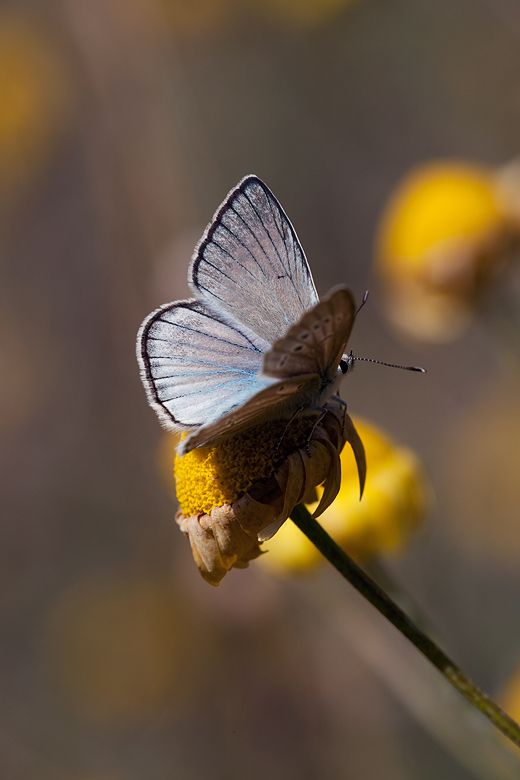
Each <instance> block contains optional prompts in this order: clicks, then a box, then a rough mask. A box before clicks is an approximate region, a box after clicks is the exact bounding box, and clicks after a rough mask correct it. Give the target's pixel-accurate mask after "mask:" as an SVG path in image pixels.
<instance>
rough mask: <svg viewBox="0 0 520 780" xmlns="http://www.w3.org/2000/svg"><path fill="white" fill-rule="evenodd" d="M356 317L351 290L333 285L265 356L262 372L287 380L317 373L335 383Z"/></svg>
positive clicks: (325, 379)
mask: <svg viewBox="0 0 520 780" xmlns="http://www.w3.org/2000/svg"><path fill="white" fill-rule="evenodd" d="M355 316H356V306H355V303H354V298H353V297H352V293H351V292H350V290H349V289H348V288H347V287H344V286H339V287H336V288H334V289H333V290H331V291H330V292H329V294H328V295H327V296H326V298H324V299H323V300H322V301H320V302H319V303H318V304H316V306H315V307H314V308H313V309H311V311H308V312H306V313H305V314H304V315H303V317H302V318H301V320H300V321H299V322H298V323H297V324H296V325H293V326H292V328H290V330H289V331H288V332H287V334H286V335H285V336H284V337H283V338H282V339H280V340H279V341H277V342H276V343H275V344H274V345H273V347H272V348H271V349H270V350H269V352H267V353H266V354H265V355H264V361H263V374H264V375H265V376H269V377H273V378H275V379H285V378H287V377H293V376H298V375H301V374H309V373H318V374H319V375H320V376H321V378H322V381H323V383H324V384H325V383H330V382H332V381H333V380H334V378H335V376H336V373H337V369H338V365H339V361H340V360H341V356H342V355H343V353H344V351H345V347H346V344H347V341H348V338H349V336H350V332H351V330H352V326H353V324H354V319H355Z"/></svg>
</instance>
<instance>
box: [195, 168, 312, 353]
mask: <svg viewBox="0 0 520 780" xmlns="http://www.w3.org/2000/svg"><path fill="white" fill-rule="evenodd" d="M188 281H189V283H190V286H191V288H192V290H193V291H194V293H195V296H196V297H197V298H199V299H202V300H204V301H205V302H206V303H207V304H208V305H209V306H210V307H211V308H213V309H215V310H216V311H218V312H223V313H225V314H226V315H228V316H231V317H232V319H233V320H236V321H238V322H240V323H242V324H244V325H246V326H247V327H248V328H249V329H250V330H252V331H253V332H254V333H256V334H258V335H259V336H261V337H262V338H263V339H265V340H266V341H267V342H269V344H273V343H274V342H275V341H277V340H278V339H279V338H281V337H282V336H283V335H284V334H285V333H286V332H287V330H288V328H289V327H290V326H291V325H293V324H294V323H295V322H297V321H298V320H299V319H300V317H301V316H302V314H303V313H304V312H305V311H308V310H309V309H312V307H313V306H314V305H315V304H316V303H317V301H318V296H317V293H316V289H315V287H314V282H313V279H312V275H311V272H310V269H309V266H308V264H307V260H306V258H305V254H304V252H303V249H302V247H301V245H300V242H299V241H298V238H297V236H296V233H295V231H294V228H293V227H292V225H291V223H290V221H289V219H288V217H287V216H286V214H285V212H284V210H283V209H282V207H281V205H280V204H279V203H278V201H277V199H276V198H275V196H274V195H273V194H272V192H271V191H270V190H269V188H268V187H266V185H265V184H264V183H263V182H262V181H260V179H258V178H257V177H256V176H246V177H245V178H244V179H242V181H241V182H240V183H239V184H238V185H237V186H236V187H235V188H234V189H233V190H231V192H230V193H229V195H228V196H227V198H226V200H225V201H224V203H223V204H222V205H221V207H220V209H219V210H218V211H217V213H216V214H215V216H214V218H213V220H212V222H211V223H210V225H208V227H207V228H206V231H205V233H204V235H203V237H202V239H201V241H200V242H199V244H198V245H197V247H196V249H195V254H194V256H193V260H192V263H191V266H190V270H189V273H188Z"/></svg>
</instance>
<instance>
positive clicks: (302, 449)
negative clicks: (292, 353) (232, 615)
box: [175, 399, 365, 585]
mask: <svg viewBox="0 0 520 780" xmlns="http://www.w3.org/2000/svg"><path fill="white" fill-rule="evenodd" d="M325 408H326V410H327V412H326V414H325V415H324V417H323V418H322V419H321V420H320V421H319V423H318V424H316V419H317V418H316V416H313V417H312V416H303V417H297V418H296V419H294V420H292V421H291V422H290V423H289V424H288V423H287V420H272V421H270V422H267V423H264V424H262V425H258V426H254V427H252V428H250V429H248V430H247V431H246V432H244V433H241V434H238V435H236V436H233V437H232V438H229V439H225V440H224V441H222V442H219V443H217V444H215V445H212V446H209V447H200V448H197V449H195V450H192V451H191V452H189V453H187V454H186V455H184V456H183V457H177V458H176V462H175V478H176V484H177V497H178V499H179V503H180V509H179V512H178V513H177V516H176V520H177V522H178V524H179V526H180V528H181V530H182V531H184V533H186V534H187V536H188V537H189V540H190V543H191V547H192V552H193V556H194V558H195V562H196V563H197V566H198V568H199V570H200V573H201V574H202V576H203V577H204V579H206V580H207V581H208V582H210V583H211V584H212V585H218V583H219V582H220V580H221V579H222V578H223V577H224V575H225V574H226V572H227V571H228V570H229V569H230V568H232V567H233V566H234V567H237V568H244V567H246V566H247V565H248V562H249V561H250V560H252V559H253V558H256V557H258V556H259V555H260V554H261V552H262V550H261V547H260V544H259V543H260V542H263V541H265V540H266V539H269V538H270V537H271V536H273V534H274V533H276V531H277V530H278V528H280V526H281V525H282V524H283V523H284V522H285V520H286V519H287V518H288V517H289V515H290V514H291V512H292V510H293V509H294V507H295V506H296V504H298V503H300V502H302V501H307V502H308V501H311V500H312V498H313V494H314V491H315V488H316V486H317V485H320V484H322V483H323V486H324V492H323V496H322V499H321V501H320V503H319V505H318V507H317V509H316V511H315V513H314V514H315V516H318V515H320V514H321V512H323V511H324V510H325V509H326V508H327V506H329V505H330V503H331V502H332V501H333V500H334V498H335V496H336V494H337V492H338V490H339V487H340V476H341V466H340V459H339V453H340V452H341V450H342V448H343V445H344V444H345V442H346V441H349V442H350V444H351V445H352V448H353V450H354V454H355V456H356V462H357V464H358V470H359V476H360V483H361V486H363V483H364V477H365V458H364V451H363V445H362V443H361V440H360V439H359V436H358V435H357V433H356V430H355V428H354V425H353V423H352V421H351V420H350V418H349V416H348V415H347V413H346V407H345V405H344V404H343V402H342V401H340V400H339V399H333V400H331V401H330V402H329V403H328V404H327V405H326V407H325Z"/></svg>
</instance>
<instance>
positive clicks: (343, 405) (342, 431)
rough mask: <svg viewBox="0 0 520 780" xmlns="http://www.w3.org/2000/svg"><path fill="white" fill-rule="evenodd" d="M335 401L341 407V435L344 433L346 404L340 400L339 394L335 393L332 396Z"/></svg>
mask: <svg viewBox="0 0 520 780" xmlns="http://www.w3.org/2000/svg"><path fill="white" fill-rule="evenodd" d="M332 398H334V399H335V400H336V401H339V402H340V404H341V406H342V407H343V424H342V428H341V433H342V434H344V433H345V420H346V419H347V402H346V401H344V400H343V398H340V395H339V393H336V394H335V395H333V396H332Z"/></svg>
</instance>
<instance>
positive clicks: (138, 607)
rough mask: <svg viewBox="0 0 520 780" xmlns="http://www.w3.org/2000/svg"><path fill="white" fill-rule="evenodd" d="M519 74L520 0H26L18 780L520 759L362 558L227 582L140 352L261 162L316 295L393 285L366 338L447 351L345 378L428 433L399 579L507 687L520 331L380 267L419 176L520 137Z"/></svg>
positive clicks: (301, 778) (2, 9) (0, 154)
mask: <svg viewBox="0 0 520 780" xmlns="http://www.w3.org/2000/svg"><path fill="white" fill-rule="evenodd" d="M519 85H520V7H519V6H518V5H517V4H516V3H515V2H514V0H435V1H434V0H356V1H355V2H354V0H352V2H348V0H88V2H84V1H83V2H82V0H57V1H56V2H51V1H50V0H47V1H46V2H42V0H38V1H37V0H21V1H20V0H18V1H17V2H5V1H4V0H3V1H2V2H1V3H0V263H1V285H0V300H1V308H0V354H1V370H0V428H1V452H2V478H1V484H2V493H3V499H2V516H1V544H0V558H1V567H0V577H1V593H0V606H1V613H0V614H1V624H2V630H1V639H0V754H1V756H2V758H1V764H2V767H3V769H2V771H1V774H2V777H5V778H6V780H33V779H34V780H51V778H52V780H177V778H179V780H199V779H200V778H208V780H228V779H229V778H233V779H236V780H242V778H248V779H249V778H250V779H251V780H257V778H258V780H260V778H264V777H266V776H269V777H270V778H272V780H292V779H293V778H294V779H295V780H296V778H298V780H314V779H318V778H319V779H320V780H328V779H329V778H331V779H332V778H335V779H336V778H348V780H372V778H378V780H439V778H443V779H444V778H446V779H447V780H470V779H471V778H481V777H483V778H486V777H489V778H495V777H497V778H500V777H505V776H508V777H516V776H518V775H517V774H515V769H514V768H513V769H511V772H510V774H509V775H508V774H507V771H508V770H507V769H500V767H499V766H498V763H497V764H496V765H495V763H494V762H495V759H494V758H493V756H492V755H491V754H493V755H494V751H495V750H496V752H497V755H498V753H500V751H501V748H502V746H501V744H500V742H499V741H496V743H495V741H494V735H493V734H492V733H491V731H490V730H489V729H487V727H486V725H485V724H484V723H482V722H481V720H480V719H479V717H478V716H475V717H473V716H472V715H468V716H467V717H466V715H467V713H466V709H465V708H464V707H462V705H461V703H460V702H459V700H458V698H457V695H456V694H452V693H451V692H450V691H448V690H447V687H446V686H445V685H444V683H443V681H442V680H441V678H440V676H438V675H437V674H436V673H435V672H434V671H432V670H430V668H429V666H428V664H427V662H426V661H423V660H422V659H420V658H419V657H418V656H417V654H416V653H415V651H413V649H410V648H408V647H407V645H406V643H405V641H404V640H402V638H401V637H400V636H398V635H397V633H396V632H395V631H394V630H393V629H392V628H391V627H388V626H386V625H384V620H383V618H381V617H380V616H379V615H378V614H377V613H375V611H373V610H372V609H371V608H370V607H369V606H368V605H365V604H364V603H363V602H362V600H361V598H360V597H359V596H358V595H357V594H355V593H353V592H352V591H351V589H350V587H349V586H348V585H346V584H344V583H343V582H341V581H340V580H339V575H336V574H335V572H332V571H331V572H329V571H328V569H327V568H326V567H324V568H323V569H322V570H319V571H318V572H315V573H314V574H312V575H309V576H307V577H303V578H292V579H289V578H285V579H284V578H283V577H275V576H274V575H273V574H271V573H270V572H269V571H268V570H266V569H265V568H263V567H261V566H259V565H257V564H256V563H255V562H253V564H252V565H251V566H250V568H249V569H248V570H245V571H237V570H233V571H232V572H231V573H230V574H229V575H228V576H227V577H226V579H225V580H224V581H223V583H222V584H221V586H220V587H219V588H216V589H215V588H212V587H210V586H209V585H207V584H206V583H205V582H203V581H202V579H201V578H200V576H199V574H198V572H197V570H196V568H195V566H194V564H193V561H192V559H191V554H190V551H189V547H188V544H187V542H186V540H185V539H184V537H183V536H182V535H181V534H180V533H179V531H178V529H177V527H176V526H175V524H174V513H175V509H176V505H175V502H174V500H173V499H172V497H171V495H170V493H169V491H168V487H167V486H166V484H165V482H164V480H163V478H162V476H161V467H160V463H159V461H160V452H161V448H162V447H164V439H163V436H164V434H163V433H162V432H161V429H160V426H159V424H158V422H157V420H156V418H155V415H154V414H153V412H152V411H151V410H150V409H149V407H148V406H147V404H146V400H145V395H144V391H143V388H142V386H141V383H140V379H139V375H138V370H137V365H136V361H135V356H134V343H135V334H136V332H137V329H138V327H139V324H140V322H141V320H142V319H143V318H144V316H145V315H146V314H147V313H148V312H149V311H151V310H152V309H153V308H155V307H156V306H158V305H160V304H162V303H164V302H166V301H169V300H175V299H178V298H182V297H185V296H186V295H187V293H188V290H187V285H186V271H187V266H188V261H189V258H190V256H191V252H192V250H193V246H194V244H195V243H196V241H197V240H198V238H199V237H200V235H201V233H202V230H203V229H204V227H205V225H206V224H207V222H208V221H209V219H210V218H211V216H212V214H213V212H214V211H215V209H216V208H217V206H218V204H219V203H220V202H221V201H222V199H223V198H224V196H225V195H226V193H227V192H228V190H229V189H230V188H231V187H232V186H234V185H235V184H236V182H237V181H238V180H239V179H240V178H241V177H242V176H244V175H245V174H247V173H256V174H257V175H259V176H260V177H261V178H262V179H264V180H265V181H266V183H267V184H268V185H269V186H270V187H271V188H272V189H273V191H274V193H275V194H276V195H277V197H278V198H279V199H280V201H281V203H282V204H283V206H284V208H285V209H286V211H287V212H288V214H289V216H290V218H291V220H292V222H293V224H294V226H295V228H296V230H297V232H298V234H299V237H300V239H301V241H302V243H303V245H304V247H305V250H306V253H307V256H308V258H309V261H310V264H311V267H312V269H313V273H314V276H315V279H316V283H317V287H318V290H319V292H320V293H325V292H326V291H327V290H328V288H330V287H331V286H332V285H334V284H337V283H340V282H346V283H347V284H348V285H349V286H350V287H351V288H352V290H353V291H354V293H355V296H356V298H357V299H358V300H359V299H361V296H362V295H363V292H364V291H365V289H367V288H369V289H370V290H371V296H370V299H369V302H368V304H367V305H366V307H365V309H364V310H363V313H362V315H360V317H359V320H358V321H357V323H356V328H355V333H354V335H353V337H352V347H353V349H354V351H355V353H356V354H360V355H364V356H367V357H374V358H378V359H381V360H389V361H391V362H402V363H413V364H422V365H424V366H425V367H426V368H427V369H428V373H427V374H426V375H416V374H409V373H407V372H397V371H393V370H392V369H385V368H381V367H378V366H373V365H369V364H364V365H358V367H357V369H356V371H355V373H354V374H353V375H352V376H349V377H348V378H347V380H346V381H345V384H344V393H343V394H344V396H345V397H346V398H347V400H348V405H349V410H350V411H351V412H353V413H354V414H358V415H363V416H364V417H366V418H367V419H369V420H371V421H372V422H374V423H376V424H377V425H379V426H380V427H381V428H383V429H384V430H386V431H387V432H388V433H389V434H390V435H391V436H392V437H393V438H394V439H395V440H396V441H398V442H400V443H401V444H403V445H406V446H408V447H411V448H413V449H414V450H415V451H416V453H417V454H418V456H419V457H420V458H421V460H422V462H423V464H424V466H425V468H426V470H427V472H428V474H429V476H430V480H431V483H432V485H433V488H434V491H435V494H436V501H435V506H434V508H432V511H431V513H430V516H429V518H428V521H427V523H426V524H425V526H424V527H423V528H422V529H421V530H420V531H419V533H418V534H417V535H416V536H415V538H414V540H413V542H412V543H411V545H410V546H409V547H408V549H407V551H406V554H404V555H402V556H401V557H400V558H394V559H392V560H390V561H389V562H387V563H386V566H387V567H388V570H389V571H390V572H391V573H392V576H393V577H394V578H395V579H396V580H397V581H398V582H400V583H401V584H402V586H403V588H404V589H405V590H406V591H407V592H408V593H410V594H411V595H412V597H413V599H414V600H415V601H416V602H417V603H419V604H420V605H421V606H422V608H423V609H424V611H425V613H426V614H427V615H429V618H430V619H431V621H432V623H433V625H434V626H435V631H436V632H437V633H436V636H437V637H438V638H439V640H440V641H441V642H442V644H443V646H444V647H445V648H446V649H447V650H448V652H449V653H450V654H451V655H452V656H453V657H454V658H455V659H456V660H457V661H458V662H459V663H460V665H461V666H462V667H463V669H464V670H465V671H466V672H467V673H468V674H469V675H471V676H472V677H474V678H475V680H476V681H477V682H478V683H479V684H480V685H481V686H483V687H484V688H485V689H486V690H488V691H489V692H490V693H492V694H493V695H497V696H501V695H503V694H501V693H500V692H501V691H503V690H504V687H505V686H506V685H507V681H508V679H509V677H510V675H512V674H514V672H515V669H516V668H517V666H518V664H519V663H520V610H519V609H518V604H519V588H520V567H519V562H520V532H519V524H520V517H519V511H518V506H519V505H520V456H519V441H520V404H519V399H520V396H519V387H520V379H519V368H518V353H516V354H515V349H514V343H515V338H509V339H506V338H505V337H504V336H503V329H502V328H501V327H495V324H496V321H497V319H498V320H500V316H499V315H500V311H501V307H500V304H499V303H497V301H496V300H495V303H494V304H492V305H491V311H490V310H489V309H488V310H486V311H484V312H483V313H480V314H478V313H477V315H476V316H475V318H474V320H473V322H472V323H471V326H470V327H469V328H468V329H467V330H466V332H465V333H463V334H462V335H461V336H460V337H459V338H458V339H455V340H452V341H451V342H448V343H442V344H428V345H426V344H421V343H420V342H419V341H416V342H414V341H412V340H410V339H409V340H407V341H405V340H403V339H400V338H399V337H398V335H397V334H396V332H395V331H394V330H393V329H392V327H391V325H390V324H389V322H388V320H387V319H386V318H385V314H384V309H383V306H382V305H381V304H382V298H383V294H384V291H382V290H381V287H380V285H378V283H377V280H376V281H374V275H373V271H372V266H373V257H374V242H375V236H376V233H377V229H378V225H379V220H380V216H381V213H382V212H383V210H384V208H385V205H386V203H387V201H388V198H389V197H390V195H391V193H392V192H393V190H394V188H395V186H396V184H397V183H398V181H399V180H400V179H401V178H402V177H403V176H404V175H405V174H407V173H408V172H409V171H410V170H411V169H413V167H414V166H416V165H418V164H420V163H422V162H424V161H429V160H432V159H436V158H464V159H468V160H473V161H475V162H478V163H481V164H486V165H490V166H499V165H502V164H504V163H506V162H507V161H508V160H510V159H512V158H514V157H515V156H516V155H518V154H519V153H520V86H519ZM508 289H513V292H514V273H513V274H512V275H511V277H510V282H508ZM509 302H511V300H510V299H509ZM519 306H520V303H519ZM497 311H498V314H497ZM517 324H518V323H517ZM516 332H518V331H516ZM518 335H519V336H520V333H518ZM477 744H478V745H482V744H486V745H487V744H489V746H490V757H489V756H488V757H487V758H486V757H485V756H483V755H478V757H477V758H475V755H476V747H475V745H477ZM486 750H487V748H486ZM484 752H485V751H484ZM504 766H505V765H504Z"/></svg>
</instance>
